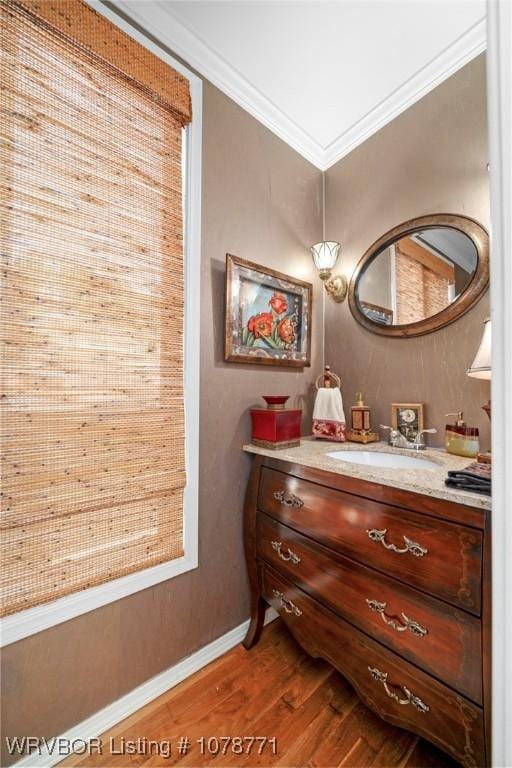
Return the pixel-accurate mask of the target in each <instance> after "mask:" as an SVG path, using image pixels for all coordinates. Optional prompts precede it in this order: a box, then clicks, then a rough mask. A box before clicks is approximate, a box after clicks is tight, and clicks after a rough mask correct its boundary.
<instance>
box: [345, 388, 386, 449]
mask: <svg viewBox="0 0 512 768" xmlns="http://www.w3.org/2000/svg"><path fill="white" fill-rule="evenodd" d="M370 413H371V412H370V408H369V406H367V405H366V403H365V402H364V400H363V393H362V392H356V404H355V405H353V406H352V408H351V409H350V417H351V424H350V426H351V428H350V429H349V430H348V431H347V440H349V441H350V442H353V443H363V444H364V445H366V443H374V442H376V441H377V440H378V439H379V435H378V434H377V433H376V432H372V431H371V416H370Z"/></svg>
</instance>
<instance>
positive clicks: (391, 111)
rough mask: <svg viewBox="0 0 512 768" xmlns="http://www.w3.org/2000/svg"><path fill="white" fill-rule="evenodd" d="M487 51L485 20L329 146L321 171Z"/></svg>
mask: <svg viewBox="0 0 512 768" xmlns="http://www.w3.org/2000/svg"><path fill="white" fill-rule="evenodd" d="M485 48H486V20H485V17H484V18H482V19H480V21H478V22H477V23H476V24H474V25H473V26H472V27H470V28H469V29H468V30H467V31H466V32H465V33H464V34H463V35H461V36H460V37H459V38H458V39H457V40H455V41H454V42H453V43H452V44H451V45H450V46H449V47H448V48H445V50H444V51H442V52H441V53H440V54H438V55H437V56H436V57H435V58H434V59H432V60H431V61H430V62H429V63H428V64H426V65H425V66H424V67H422V68H421V69H420V70H419V71H418V72H416V73H415V74H414V75H412V77H410V78H409V79H408V80H406V81H405V82H404V83H402V85H400V86H399V87H398V88H397V89H396V90H394V91H393V92H392V93H390V94H389V96H387V97H386V98H385V99H384V100H383V101H381V103H380V104H378V105H377V106H376V107H375V108H374V109H372V110H371V111H370V112H368V113H367V114H366V115H365V116H364V117H362V118H361V119H360V120H358V121H357V122H356V123H354V125H352V126H351V127H350V128H348V129H347V130H346V131H344V132H343V133H342V134H341V135H340V136H338V138H337V139H335V140H334V141H333V142H332V143H331V144H329V146H327V147H325V148H324V162H323V168H322V169H321V170H323V171H326V170H327V169H328V168H330V167H331V166H332V165H334V163H337V162H338V160H341V158H342V157H344V156H345V155H348V154H349V153H350V152H352V150H353V149H355V148H356V147H357V146H359V144H362V143H363V142H364V141H366V139H368V138H370V136H372V134H374V133H376V132H377V131H379V130H380V129H381V128H383V127H384V126H385V125H387V123H390V122H391V121H392V120H394V119H395V117H398V115H399V114H401V113H402V112H405V110H406V109H408V108H409V107H411V106H412V105H413V104H414V103H415V102H416V101H419V100H420V99H421V98H422V97H423V96H425V95H426V94H427V93H429V91H432V90H433V89H434V88H436V86H438V85H440V84H441V83H442V82H443V81H444V80H447V79H448V78H449V77H450V75H453V74H454V73H455V72H457V70H458V69H461V67H463V66H464V65H465V64H468V62H470V61H471V59H474V58H475V57H476V56H478V55H479V54H480V53H482V52H483V51H485Z"/></svg>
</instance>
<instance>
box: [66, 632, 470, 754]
mask: <svg viewBox="0 0 512 768" xmlns="http://www.w3.org/2000/svg"><path fill="white" fill-rule="evenodd" d="M223 736H224V737H235V736H238V737H249V736H266V737H267V738H268V739H270V738H272V737H275V739H276V745H277V746H276V754H272V751H273V750H272V745H271V744H269V743H267V744H265V746H264V747H263V749H262V752H261V754H258V748H259V747H260V746H261V742H260V743H255V744H254V745H253V747H252V750H251V752H250V754H234V753H233V751H232V747H233V746H234V743H233V742H230V743H229V744H228V745H227V750H226V754H222V753H220V754H217V755H215V754H211V753H210V752H209V751H208V739H212V738H213V740H212V741H211V742H210V744H209V746H210V747H211V748H212V750H213V751H215V748H216V746H217V743H216V741H215V737H217V738H220V737H223ZM180 738H185V739H188V740H189V741H190V747H189V750H188V752H187V754H179V749H178V746H179V739H180ZM202 738H203V739H204V740H205V742H204V752H205V754H201V743H200V742H199V741H198V740H200V739H202ZM137 740H140V741H139V742H138V743H137ZM151 741H154V742H156V745H155V744H151V743H150V742H151ZM102 743H103V754H101V755H100V754H91V755H86V756H82V757H78V756H75V757H73V758H68V759H67V760H65V761H64V762H63V763H61V766H62V768H64V766H77V767H79V768H86V767H87V768H93V767H94V768H99V767H100V766H101V767H102V768H128V767H129V768H136V766H144V768H149V766H172V765H177V766H202V767H203V766H215V767H216V768H217V767H219V768H220V766H222V767H224V766H237V767H238V766H240V767H242V766H244V767H249V766H294V768H297V767H298V766H308V768H322V767H325V768H334V766H345V767H346V768H366V766H379V767H380V768H384V767H385V768H391V767H392V766H400V768H457V765H456V763H454V762H453V761H452V760H451V759H450V758H449V757H448V756H446V755H444V754H443V753H442V752H440V751H439V750H437V749H436V748H435V747H433V746H432V745H430V744H428V743H427V742H425V741H423V740H421V739H418V738H417V737H416V736H414V735H413V734H411V733H408V732H407V731H403V730H401V729H399V728H395V727H393V726H391V725H388V724H387V723H385V722H384V721H382V720H381V719H380V718H378V717H377V716H376V715H374V714H373V713H372V712H371V711H370V710H369V709H368V708H367V707H365V706H364V705H363V704H362V703H361V702H360V701H359V699H358V698H357V696H356V694H355V693H354V691H353V689H352V688H351V687H350V685H349V684H348V683H347V682H346V681H345V679H344V678H343V677H342V676H341V675H340V674H338V673H337V672H335V671H334V670H333V669H332V668H331V667H330V666H329V665H328V664H327V663H325V662H323V661H321V660H314V659H311V658H310V657H309V656H307V655H306V654H305V653H304V651H302V649H301V648H300V647H299V646H298V645H297V643H296V642H295V641H294V639H293V638H292V637H291V635H290V634H289V633H288V632H287V630H286V629H285V627H284V625H283V624H282V623H281V622H280V621H279V620H278V621H275V622H273V623H272V624H270V625H269V626H268V627H266V628H265V630H264V632H263V636H262V639H261V640H260V642H259V644H258V645H256V646H255V648H253V649H252V650H251V651H249V652H247V651H245V650H244V648H243V647H242V646H237V647H236V648H234V649H233V650H232V651H230V652H229V653H227V654H225V655H224V656H222V657H221V658H220V659H218V660H217V661H215V662H213V663H212V664H210V665H208V666H207V667H205V668H204V669H202V670H201V671H200V672H198V673H196V674H195V675H193V676H192V677H190V678H189V679H188V680H186V681H184V682H183V683H181V684H180V685H178V686H176V687H175V688H172V689H171V690H170V691H168V692H167V693H165V694H163V695H162V696H160V697H159V698H158V699H156V700H155V701H153V702H151V704H148V705H147V706H146V707H144V708H143V709H141V710H139V711H138V712H136V713H135V714H134V715H132V716H131V717H129V718H128V719H126V720H124V721H123V722H122V723H120V724H118V725H117V726H116V728H115V729H113V730H112V731H110V732H109V733H107V734H105V735H104V736H103V738H102ZM169 743H170V749H171V755H170V757H166V756H165V754H163V752H165V749H166V746H163V747H161V746H159V745H161V744H164V745H168V744H169ZM111 744H113V746H114V750H113V752H114V753H115V752H118V753H121V754H112V750H111V748H110V745H111ZM132 744H133V745H134V746H133V748H134V750H135V751H136V754H128V753H127V745H128V746H129V748H130V749H131V748H132V747H131V746H130V745H132ZM219 747H222V742H219ZM244 747H245V748H247V747H248V742H245V743H244ZM239 748H240V746H239V745H237V746H234V749H235V750H237V749H239ZM159 751H160V752H161V753H160V754H158V752H159Z"/></svg>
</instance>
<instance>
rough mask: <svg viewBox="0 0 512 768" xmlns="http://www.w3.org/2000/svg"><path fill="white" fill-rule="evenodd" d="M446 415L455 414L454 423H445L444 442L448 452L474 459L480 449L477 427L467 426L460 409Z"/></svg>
mask: <svg viewBox="0 0 512 768" xmlns="http://www.w3.org/2000/svg"><path fill="white" fill-rule="evenodd" d="M446 416H455V417H456V418H455V424H447V425H446V431H445V439H444V444H445V447H446V450H447V451H448V453H453V454H455V456H467V458H468V459H474V458H475V457H476V456H477V455H478V451H479V450H480V444H479V440H478V427H468V426H467V424H466V422H465V421H464V418H463V417H464V414H463V413H462V411H458V412H456V413H447V414H446Z"/></svg>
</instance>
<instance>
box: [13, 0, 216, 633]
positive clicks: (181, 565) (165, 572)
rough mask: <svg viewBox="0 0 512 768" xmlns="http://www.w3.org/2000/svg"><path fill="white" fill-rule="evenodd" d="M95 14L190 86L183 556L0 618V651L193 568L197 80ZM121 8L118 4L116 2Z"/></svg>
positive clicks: (140, 38)
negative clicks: (190, 121)
mask: <svg viewBox="0 0 512 768" xmlns="http://www.w3.org/2000/svg"><path fill="white" fill-rule="evenodd" d="M88 2H89V5H91V6H92V7H93V8H94V9H95V10H97V11H98V12H99V13H101V14H102V15H103V16H105V17H106V18H107V19H109V20H110V21H112V22H113V23H114V24H116V25H117V26H118V27H120V28H121V29H122V30H123V31H124V32H126V33H127V34H129V35H130V37H132V38H133V39H134V40H136V41H137V42H138V43H140V44H141V45H143V46H145V48H147V49H148V50H150V51H151V52H152V53H154V54H155V55H156V56H158V57H159V58H160V59H162V60H163V61H165V62H166V63H167V64H169V65H170V66H171V67H173V68H174V69H176V70H177V71H178V72H181V73H182V74H183V75H184V76H185V77H186V78H187V80H188V81H189V83H190V94H191V98H192V113H193V120H192V123H191V124H190V125H189V126H187V128H186V129H185V141H184V174H183V182H184V183H183V189H184V209H185V333H184V339H185V421H186V446H185V455H186V466H187V485H186V488H185V493H184V542H183V543H184V553H185V554H184V556H183V557H180V558H177V559H176V560H172V561H170V562H168V563H161V564H160V565H156V566H154V567H152V568H146V569H145V570H143V571H138V572H137V573H131V574H129V575H128V576H122V577H121V578H119V579H114V580H113V581H109V582H107V583H106V584H100V585H98V586H97V587H91V588H89V589H85V590H83V591H81V592H75V593H74V594H72V595H67V596H66V597H61V598H59V599H58V600H55V601H54V602H51V603H45V604H44V605H37V606H34V608H28V609H27V610H25V611H19V612H18V613H15V614H13V615H12V616H7V617H5V618H4V619H3V620H2V622H1V631H0V646H5V645H9V644H10V643H15V642H17V641H18V640H22V639H23V638H24V637H28V636H29V635H33V634H35V633H36V632H41V631H43V630H45V629H48V628H49V627H53V626H55V625H57V624H61V623H62V622H64V621H69V619H73V618H74V617H75V616H80V615H81V614H83V613H88V612H89V611H93V610H95V609H96V608H100V607H101V606H102V605H107V604H108V603H112V602H114V601H115V600H120V599H121V598H123V597H126V596H127V595H131V594H133V593H134V592H138V591H140V590H141V589H147V588H148V587H151V586H153V585H154V584H158V583H160V582H162V581H167V580H168V579H171V578H173V577H174V576H179V575H180V574H182V573H186V572H187V571H191V570H193V569H194V568H197V566H198V492H199V487H198V476H199V361H200V351H199V343H198V339H199V334H198V332H197V330H198V328H199V322H200V316H199V304H200V302H199V301H197V296H198V295H199V289H200V272H201V270H200V264H201V147H202V101H203V93H202V85H203V84H202V81H201V79H200V78H199V77H197V76H196V75H194V74H193V73H192V72H190V71H189V70H188V69H187V68H186V67H184V66H183V64H181V63H180V62H179V61H176V59H174V58H173V57H172V56H170V55H169V54H168V53H166V52H165V51H164V50H162V49H161V48H160V47H159V46H157V45H156V44H155V43H153V42H152V41H151V40H149V39H148V38H147V37H146V36H145V35H144V34H143V33H141V32H139V31H138V30H137V29H135V28H134V27H133V26H132V25H131V24H130V23H128V22H127V21H125V20H124V18H121V17H120V16H118V14H117V13H116V12H115V11H113V10H111V9H110V8H108V7H107V6H105V5H103V3H101V2H98V0H88ZM119 7H120V8H122V7H123V4H122V3H119Z"/></svg>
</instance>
